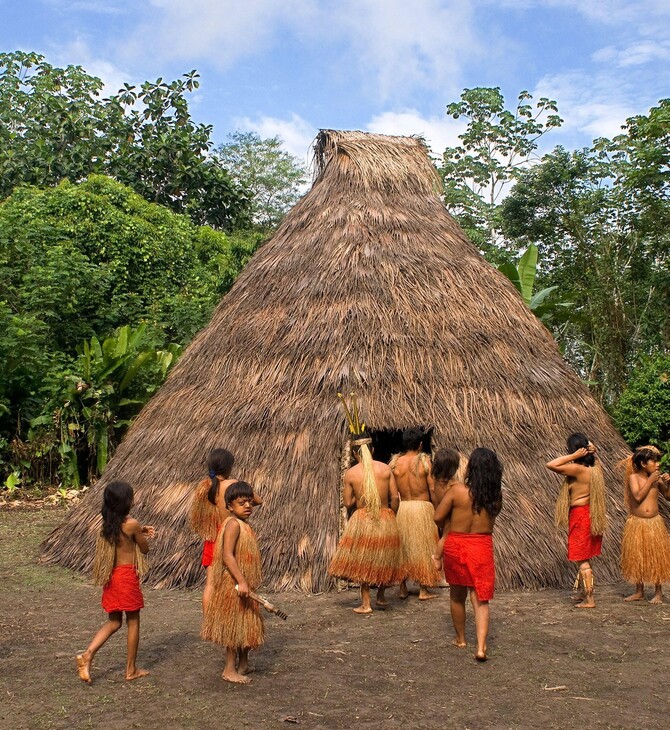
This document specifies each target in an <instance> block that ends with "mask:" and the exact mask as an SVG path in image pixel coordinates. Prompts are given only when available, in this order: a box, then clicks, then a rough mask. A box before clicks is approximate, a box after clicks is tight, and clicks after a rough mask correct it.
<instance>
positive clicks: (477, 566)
mask: <svg viewBox="0 0 670 730" xmlns="http://www.w3.org/2000/svg"><path fill="white" fill-rule="evenodd" d="M444 577H445V578H446V579H447V583H449V585H455V586H466V587H467V588H474V589H475V592H476V594H477V598H478V599H479V600H480V601H490V600H491V599H492V598H493V590H494V587H495V579H496V572H495V565H494V564H493V536H492V535H490V534H488V533H486V534H485V533H472V534H469V533H465V532H450V533H449V534H448V535H447V539H446V540H445V542H444Z"/></svg>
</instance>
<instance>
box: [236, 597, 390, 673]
mask: <svg viewBox="0 0 670 730" xmlns="http://www.w3.org/2000/svg"><path fill="white" fill-rule="evenodd" d="M377 605H379V601H377ZM354 613H362V614H368V613H372V608H371V607H370V606H358V607H357V608H354ZM224 679H225V677H224Z"/></svg>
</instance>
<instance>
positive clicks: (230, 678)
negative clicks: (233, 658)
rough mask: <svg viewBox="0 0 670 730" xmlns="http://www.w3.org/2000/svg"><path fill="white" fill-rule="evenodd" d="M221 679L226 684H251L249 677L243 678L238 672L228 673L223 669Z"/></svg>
mask: <svg viewBox="0 0 670 730" xmlns="http://www.w3.org/2000/svg"><path fill="white" fill-rule="evenodd" d="M221 679H225V680H226V682H232V683H233V684H251V679H250V678H249V677H245V676H244V675H242V674H240V673H239V672H234V671H233V672H228V671H227V670H225V669H224V670H223V672H222V674H221Z"/></svg>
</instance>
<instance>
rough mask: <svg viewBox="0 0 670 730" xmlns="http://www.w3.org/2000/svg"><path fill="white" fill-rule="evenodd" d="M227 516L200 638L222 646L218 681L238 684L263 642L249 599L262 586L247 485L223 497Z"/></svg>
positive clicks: (258, 617)
mask: <svg viewBox="0 0 670 730" xmlns="http://www.w3.org/2000/svg"><path fill="white" fill-rule="evenodd" d="M224 498H225V504H226V507H227V509H228V511H229V512H230V516H229V517H227V518H226V519H225V521H224V523H223V526H222V528H221V530H220V532H219V537H218V538H217V541H216V547H215V549H214V561H213V563H212V571H213V592H212V596H211V599H210V602H209V606H208V609H207V613H206V614H205V619H204V621H203V626H202V633H201V636H202V638H203V639H206V640H208V641H213V642H215V643H216V644H221V645H222V646H225V647H226V664H225V667H224V670H223V673H222V674H221V677H222V679H225V680H226V681H227V682H234V683H236V684H248V683H249V682H251V680H250V679H249V677H247V676H246V674H247V672H248V670H249V666H248V655H249V649H256V648H258V647H259V646H260V645H261V644H262V643H263V619H262V618H261V614H260V608H259V606H258V604H257V603H256V602H255V601H253V600H252V599H251V598H249V593H250V591H255V590H256V589H257V588H258V586H259V584H260V582H261V556H260V552H259V550H258V543H257V542H256V536H255V535H254V532H253V530H252V529H251V527H250V526H249V525H248V524H247V520H248V519H249V517H251V512H252V509H253V506H254V492H253V489H252V488H251V485H250V484H247V483H246V482H235V483H234V484H231V485H230V486H229V487H228V488H227V489H226V492H225V497H224Z"/></svg>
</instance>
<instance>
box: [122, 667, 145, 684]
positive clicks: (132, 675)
mask: <svg viewBox="0 0 670 730" xmlns="http://www.w3.org/2000/svg"><path fill="white" fill-rule="evenodd" d="M147 674H149V670H148V669H133V670H132V671H130V672H126V682H132V681H133V679H139V678H140V677H146V676H147Z"/></svg>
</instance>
